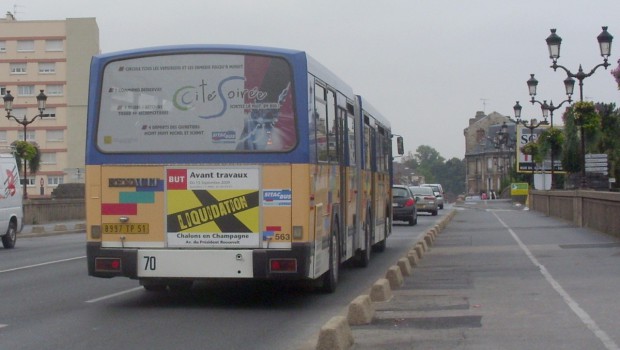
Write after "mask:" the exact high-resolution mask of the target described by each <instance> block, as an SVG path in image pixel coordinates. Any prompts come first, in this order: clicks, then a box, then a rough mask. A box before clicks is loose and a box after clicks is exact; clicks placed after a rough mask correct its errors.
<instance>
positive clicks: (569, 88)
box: [527, 35, 575, 189]
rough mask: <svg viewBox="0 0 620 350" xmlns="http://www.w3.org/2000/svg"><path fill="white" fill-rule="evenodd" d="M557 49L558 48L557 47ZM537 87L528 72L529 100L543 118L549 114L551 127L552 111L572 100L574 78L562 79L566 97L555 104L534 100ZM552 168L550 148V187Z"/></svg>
mask: <svg viewBox="0 0 620 350" xmlns="http://www.w3.org/2000/svg"><path fill="white" fill-rule="evenodd" d="M556 36H557V35H556ZM558 38H559V37H558ZM560 40H561V39H560ZM558 50H559V48H558ZM537 87H538V80H536V78H534V74H530V78H529V79H528V80H527V88H528V90H529V92H530V96H531V97H532V99H531V100H530V102H531V103H532V104H535V103H538V104H539V105H540V108H541V109H542V113H543V118H544V119H545V120H546V119H547V117H549V115H551V124H550V127H551V128H552V129H553V112H554V111H555V110H556V109H558V108H560V107H562V105H563V104H564V103H566V102H568V103H569V104H570V103H571V102H572V98H571V97H572V95H573V92H574V91H575V79H573V78H571V77H567V78H566V79H564V89H565V91H566V95H567V96H568V99H566V100H564V101H562V102H561V103H560V104H559V105H557V106H554V105H553V100H551V101H550V103H549V104H547V100H543V102H540V101H538V100H536V99H535V97H534V96H536V88H537ZM554 168H555V159H554V152H553V150H551V189H553V188H554V186H553V174H554Z"/></svg>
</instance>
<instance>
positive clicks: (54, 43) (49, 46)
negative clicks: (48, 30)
mask: <svg viewBox="0 0 620 350" xmlns="http://www.w3.org/2000/svg"><path fill="white" fill-rule="evenodd" d="M45 51H63V45H62V40H45Z"/></svg>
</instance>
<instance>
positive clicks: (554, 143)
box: [538, 128, 564, 154]
mask: <svg viewBox="0 0 620 350" xmlns="http://www.w3.org/2000/svg"><path fill="white" fill-rule="evenodd" d="M538 142H539V143H541V144H542V145H541V146H542V149H543V150H545V149H549V150H551V151H552V152H554V154H557V153H558V152H559V150H560V149H561V148H562V145H563V144H564V132H563V131H562V130H561V129H558V128H550V129H547V130H544V131H543V132H542V133H541V134H540V137H539V138H538ZM543 152H544V151H543Z"/></svg>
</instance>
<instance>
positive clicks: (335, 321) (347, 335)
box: [316, 316, 353, 350]
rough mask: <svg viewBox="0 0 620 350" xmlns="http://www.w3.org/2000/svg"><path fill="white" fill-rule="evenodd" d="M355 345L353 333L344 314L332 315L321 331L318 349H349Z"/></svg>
mask: <svg viewBox="0 0 620 350" xmlns="http://www.w3.org/2000/svg"><path fill="white" fill-rule="evenodd" d="M352 346H353V333H352V332H351V327H349V322H347V319H346V317H344V316H334V317H332V318H331V319H330V320H329V321H327V323H326V324H325V325H323V327H321V331H320V332H319V340H318V341H317V344H316V350H347V349H350V348H351V347H352Z"/></svg>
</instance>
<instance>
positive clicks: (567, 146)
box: [562, 108, 581, 173]
mask: <svg viewBox="0 0 620 350" xmlns="http://www.w3.org/2000/svg"><path fill="white" fill-rule="evenodd" d="M562 119H563V120H564V136H565V137H564V144H563V145H562V150H563V152H562V168H564V170H565V171H567V172H569V173H578V172H580V171H581V150H580V146H579V136H578V135H579V130H578V128H577V125H576V124H575V116H574V112H573V109H572V108H569V109H568V110H567V111H566V112H565V113H564V115H563V116H562Z"/></svg>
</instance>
